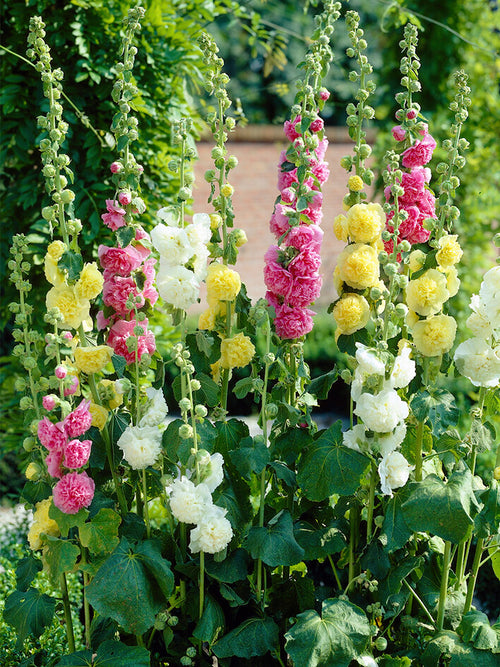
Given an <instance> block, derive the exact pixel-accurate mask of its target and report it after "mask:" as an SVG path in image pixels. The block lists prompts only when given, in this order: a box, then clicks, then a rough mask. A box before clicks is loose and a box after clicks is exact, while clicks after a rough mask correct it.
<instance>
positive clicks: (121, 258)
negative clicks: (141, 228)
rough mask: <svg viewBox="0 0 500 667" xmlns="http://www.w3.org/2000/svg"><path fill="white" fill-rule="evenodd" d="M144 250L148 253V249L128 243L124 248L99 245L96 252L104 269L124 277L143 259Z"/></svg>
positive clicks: (136, 267) (138, 265)
mask: <svg viewBox="0 0 500 667" xmlns="http://www.w3.org/2000/svg"><path fill="white" fill-rule="evenodd" d="M144 251H145V252H146V253H148V254H149V251H148V250H146V248H144V247H143V246H137V247H134V246H132V245H128V246H125V248H110V247H108V246H105V245H100V246H99V250H98V254H99V261H100V263H101V266H102V268H103V269H104V270H108V271H110V272H111V273H112V274H116V275H118V276H123V277H126V276H129V275H130V274H131V273H132V271H135V270H136V269H138V268H139V267H140V265H141V264H142V262H143V261H144V259H145V256H144ZM146 257H147V255H146Z"/></svg>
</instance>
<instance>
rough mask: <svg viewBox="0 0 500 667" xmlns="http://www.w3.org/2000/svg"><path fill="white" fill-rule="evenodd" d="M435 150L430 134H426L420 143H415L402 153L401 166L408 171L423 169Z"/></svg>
mask: <svg viewBox="0 0 500 667" xmlns="http://www.w3.org/2000/svg"><path fill="white" fill-rule="evenodd" d="M435 148H436V142H435V141H434V139H433V138H432V136H431V135H430V134H426V135H425V136H424V138H423V139H422V141H416V142H415V143H414V144H413V145H412V146H410V147H409V148H407V149H406V150H405V151H404V152H403V154H402V160H401V164H402V165H403V167H407V168H408V169H412V168H413V167H423V166H424V164H427V163H428V162H429V161H430V160H431V158H432V153H433V151H434V149H435Z"/></svg>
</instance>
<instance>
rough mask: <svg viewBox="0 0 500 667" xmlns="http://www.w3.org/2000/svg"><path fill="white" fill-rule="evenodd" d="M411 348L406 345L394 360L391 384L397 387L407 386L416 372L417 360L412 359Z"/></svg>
mask: <svg viewBox="0 0 500 667" xmlns="http://www.w3.org/2000/svg"><path fill="white" fill-rule="evenodd" d="M410 354H411V349H410V348H409V347H408V346H406V345H405V347H404V348H403V349H402V350H401V352H400V354H398V356H397V357H396V359H395V360H394V367H393V369H392V373H391V379H390V381H391V384H392V386H393V387H396V389H401V388H402V387H407V386H408V385H409V384H410V382H411V381H412V380H413V378H414V377H415V374H416V368H415V362H414V361H413V359H410Z"/></svg>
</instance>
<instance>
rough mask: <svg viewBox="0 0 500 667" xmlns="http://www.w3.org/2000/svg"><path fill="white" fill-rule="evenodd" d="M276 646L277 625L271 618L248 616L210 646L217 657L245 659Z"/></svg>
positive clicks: (275, 648)
mask: <svg viewBox="0 0 500 667" xmlns="http://www.w3.org/2000/svg"><path fill="white" fill-rule="evenodd" d="M278 648H279V639H278V626H277V625H276V623H275V622H274V621H273V620H272V619H271V618H249V619H247V620H246V621H244V622H243V623H242V624H241V625H239V626H238V627H237V628H235V629H234V630H231V632H229V633H228V634H227V635H224V637H222V639H219V641H218V642H216V643H215V644H214V645H213V646H212V650H213V652H214V653H215V655H216V656H217V657H218V658H230V657H231V656H233V655H234V656H236V657H238V658H247V659H248V658H252V657H254V656H258V655H265V654H266V653H268V651H276V650H278Z"/></svg>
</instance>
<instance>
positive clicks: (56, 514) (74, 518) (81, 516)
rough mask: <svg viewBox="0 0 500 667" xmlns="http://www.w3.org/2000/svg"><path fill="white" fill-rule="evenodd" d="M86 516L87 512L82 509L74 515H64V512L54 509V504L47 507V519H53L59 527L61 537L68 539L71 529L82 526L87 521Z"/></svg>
mask: <svg viewBox="0 0 500 667" xmlns="http://www.w3.org/2000/svg"><path fill="white" fill-rule="evenodd" d="M88 515H89V512H88V510H86V509H84V508H83V507H82V509H81V510H80V511H79V512H77V513H76V514H66V513H65V512H61V510H60V509H59V508H58V507H56V506H55V505H54V503H51V505H50V507H49V517H50V518H51V519H54V521H55V522H56V523H57V525H58V526H59V530H60V531H61V535H62V537H68V533H69V531H70V529H71V528H74V527H76V526H78V527H79V526H83V524H84V523H85V521H86V520H87V517H88Z"/></svg>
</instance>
